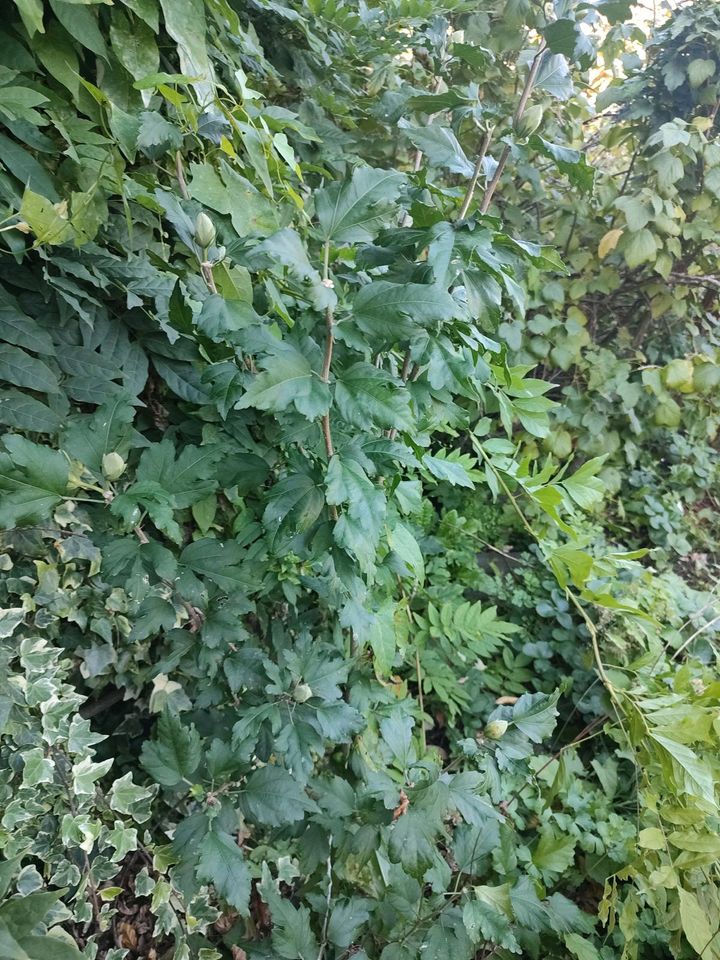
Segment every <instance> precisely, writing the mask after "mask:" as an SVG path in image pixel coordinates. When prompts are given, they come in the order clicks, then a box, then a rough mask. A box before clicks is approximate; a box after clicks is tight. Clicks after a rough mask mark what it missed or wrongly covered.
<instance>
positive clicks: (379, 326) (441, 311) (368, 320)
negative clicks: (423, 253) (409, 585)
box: [352, 280, 459, 346]
mask: <svg viewBox="0 0 720 960" xmlns="http://www.w3.org/2000/svg"><path fill="white" fill-rule="evenodd" d="M458 310H459V308H458V305H457V304H456V302H455V301H454V300H453V298H452V297H451V296H450V294H449V293H447V292H446V291H445V290H443V289H441V288H440V287H437V286H431V285H425V284H421V283H390V282H389V281H388V280H374V281H373V282H372V283H369V284H367V285H366V286H364V287H361V289H360V290H359V291H358V293H357V294H356V296H355V300H354V301H353V305H352V311H353V318H354V320H355V322H356V323H357V324H358V326H359V327H360V328H361V330H364V331H365V332H366V333H368V334H371V335H372V336H373V337H376V338H377V345H378V346H380V345H382V344H387V345H390V344H393V343H397V342H398V341H400V342H402V341H407V340H410V339H412V338H413V337H415V336H417V334H418V331H419V330H420V329H421V328H423V327H428V326H430V325H431V324H435V323H439V322H440V321H443V320H451V319H452V318H453V317H455V316H457V314H458Z"/></svg>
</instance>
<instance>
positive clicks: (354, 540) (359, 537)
mask: <svg viewBox="0 0 720 960" xmlns="http://www.w3.org/2000/svg"><path fill="white" fill-rule="evenodd" d="M326 484H327V502H328V503H329V504H333V505H336V506H339V505H341V504H344V505H345V508H344V509H343V512H342V514H341V516H340V518H339V519H338V520H337V522H336V524H335V529H334V536H335V541H336V542H337V543H338V544H339V545H340V546H342V547H344V548H345V549H346V550H348V551H349V552H350V553H351V554H354V555H355V556H356V557H357V560H358V562H359V563H360V566H361V567H362V568H363V569H370V568H371V567H372V565H373V563H374V560H375V551H376V548H377V544H378V541H379V539H380V531H381V529H382V523H383V519H384V516H385V506H386V500H385V495H384V494H383V492H382V491H381V490H379V489H378V488H377V487H376V486H375V485H374V484H373V482H372V481H371V480H370V478H369V477H368V475H367V474H366V472H365V470H364V468H363V467H362V465H361V464H360V463H358V461H357V460H353V459H351V458H349V457H348V458H346V457H342V458H341V457H339V456H334V457H333V458H332V459H331V461H330V463H329V465H328V470H327V476H326Z"/></svg>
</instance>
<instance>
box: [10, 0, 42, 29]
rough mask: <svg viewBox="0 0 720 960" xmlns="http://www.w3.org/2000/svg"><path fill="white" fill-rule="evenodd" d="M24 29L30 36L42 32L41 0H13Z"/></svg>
mask: <svg viewBox="0 0 720 960" xmlns="http://www.w3.org/2000/svg"><path fill="white" fill-rule="evenodd" d="M15 6H16V7H17V8H18V11H19V12H20V16H21V17H22V22H23V23H24V24H25V29H26V30H27V32H28V34H29V35H30V37H31V38H32V36H33V35H34V34H35V33H44V32H45V27H44V26H43V0H15Z"/></svg>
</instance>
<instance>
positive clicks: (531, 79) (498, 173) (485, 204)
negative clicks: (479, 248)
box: [480, 40, 545, 213]
mask: <svg viewBox="0 0 720 960" xmlns="http://www.w3.org/2000/svg"><path fill="white" fill-rule="evenodd" d="M543 53H545V41H544V40H543V42H542V43H541V44H540V48H539V49H538V52H537V53H536V54H535V59H534V60H533V62H532V66H531V67H530V72H529V73H528V75H527V80H526V81H525V86H524V87H523V92H522V93H521V94H520V100H519V101H518V105H517V108H516V110H515V113H514V114H513V124H516V123H517V122H518V120H520V118H521V117H522V115H523V114H524V113H525V107H527V104H528V100H529V99H530V94H531V93H532V91H533V87H534V86H535V81H536V80H537V75H538V71H539V69H540V64H541V63H542V58H543ZM509 156H510V147H509V145H508V144H505V147H504V149H503V152H502V153H501V154H500V159H499V160H498V165H497V167H496V168H495V173H494V174H493V178H492V180H491V181H490V183H489V184H488V187H487V190H486V191H485V196H484V197H483V198H482V203H481V204H480V213H487V212H488V208H489V206H490V203H491V202H492V198H493V194H494V193H495V190H496V189H497V185H498V184H499V183H500V177H502V175H503V170H504V169H505V164H506V163H507V160H508V157H509Z"/></svg>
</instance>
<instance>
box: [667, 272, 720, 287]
mask: <svg viewBox="0 0 720 960" xmlns="http://www.w3.org/2000/svg"><path fill="white" fill-rule="evenodd" d="M670 279H671V280H673V281H675V283H680V284H683V283H686V284H688V286H696V287H715V288H717V289H718V290H720V279H718V277H713V276H708V275H707V274H702V275H701V274H698V275H697V276H693V275H692V274H689V273H671V274H670Z"/></svg>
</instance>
